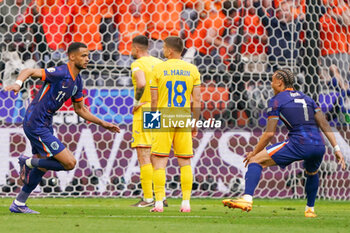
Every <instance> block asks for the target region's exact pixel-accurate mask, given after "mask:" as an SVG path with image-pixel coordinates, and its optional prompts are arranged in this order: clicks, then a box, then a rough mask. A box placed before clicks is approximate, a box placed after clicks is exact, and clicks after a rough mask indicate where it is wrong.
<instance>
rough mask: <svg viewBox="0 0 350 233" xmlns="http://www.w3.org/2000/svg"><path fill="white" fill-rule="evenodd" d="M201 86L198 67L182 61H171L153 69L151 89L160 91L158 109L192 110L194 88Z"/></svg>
mask: <svg viewBox="0 0 350 233" xmlns="http://www.w3.org/2000/svg"><path fill="white" fill-rule="evenodd" d="M200 84H201V81H200V74H199V71H198V69H197V67H196V66H195V65H193V64H191V63H188V62H185V61H183V60H180V59H169V60H167V61H165V62H163V63H161V64H158V65H156V66H155V67H154V69H153V76H152V81H151V89H153V90H154V89H157V90H158V106H157V107H158V109H159V108H171V109H174V108H178V107H182V108H188V109H190V107H191V95H192V90H193V87H194V86H198V85H200Z"/></svg>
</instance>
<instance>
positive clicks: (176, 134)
mask: <svg viewBox="0 0 350 233" xmlns="http://www.w3.org/2000/svg"><path fill="white" fill-rule="evenodd" d="M171 144H173V148H174V155H175V157H180V158H192V157H193V146H192V133H191V131H190V130H188V129H183V128H176V129H174V130H169V132H153V133H152V150H151V151H152V154H153V155H156V156H163V157H168V156H169V153H170V150H171Z"/></svg>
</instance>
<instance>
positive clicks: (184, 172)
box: [180, 165, 193, 200]
mask: <svg viewBox="0 0 350 233" xmlns="http://www.w3.org/2000/svg"><path fill="white" fill-rule="evenodd" d="M180 171H181V189H182V200H190V198H191V192H192V183H193V174H192V167H191V165H187V166H183V167H181V169H180Z"/></svg>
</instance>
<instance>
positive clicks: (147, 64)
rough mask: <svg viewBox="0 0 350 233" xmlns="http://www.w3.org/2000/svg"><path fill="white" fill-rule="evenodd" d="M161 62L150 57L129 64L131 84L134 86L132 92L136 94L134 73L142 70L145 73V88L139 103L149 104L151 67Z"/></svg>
mask: <svg viewBox="0 0 350 233" xmlns="http://www.w3.org/2000/svg"><path fill="white" fill-rule="evenodd" d="M162 62H163V61H162V60H160V59H158V58H156V57H152V56H144V57H141V58H139V59H137V60H136V61H134V62H133V63H132V64H131V72H132V84H133V85H134V91H135V93H136V79H135V72H136V71H138V70H142V71H143V72H144V73H145V79H146V86H145V89H144V92H143V94H142V97H141V99H140V102H141V103H143V102H151V90H150V81H151V79H152V70H153V67H154V66H156V65H157V64H159V63H162Z"/></svg>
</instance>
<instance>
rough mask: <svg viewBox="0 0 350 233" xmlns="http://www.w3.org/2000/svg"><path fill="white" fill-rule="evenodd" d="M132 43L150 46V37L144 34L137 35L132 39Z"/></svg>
mask: <svg viewBox="0 0 350 233" xmlns="http://www.w3.org/2000/svg"><path fill="white" fill-rule="evenodd" d="M132 43H133V44H139V45H142V46H144V47H146V48H148V38H147V37H146V36H144V35H138V36H135V37H134V38H133V39H132Z"/></svg>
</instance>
